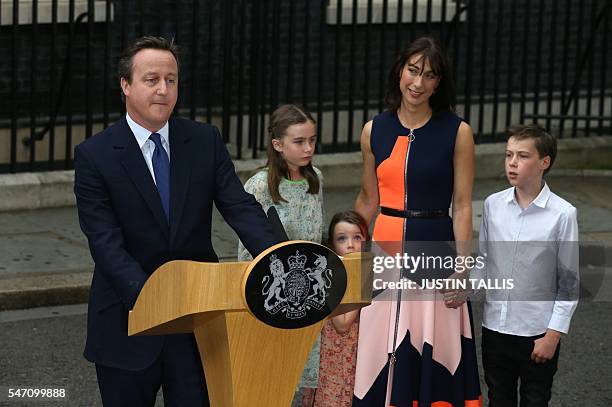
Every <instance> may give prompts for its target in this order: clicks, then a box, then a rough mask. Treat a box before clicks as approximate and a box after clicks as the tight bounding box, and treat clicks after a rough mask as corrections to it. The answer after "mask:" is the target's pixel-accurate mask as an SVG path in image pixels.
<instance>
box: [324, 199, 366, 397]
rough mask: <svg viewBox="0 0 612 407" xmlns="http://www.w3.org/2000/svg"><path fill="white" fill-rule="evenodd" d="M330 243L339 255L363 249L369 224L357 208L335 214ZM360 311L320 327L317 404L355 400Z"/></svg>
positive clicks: (333, 319)
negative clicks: (362, 245) (354, 389)
mask: <svg viewBox="0 0 612 407" xmlns="http://www.w3.org/2000/svg"><path fill="white" fill-rule="evenodd" d="M328 236H329V242H328V245H329V247H330V248H331V249H333V250H334V251H335V252H336V253H337V254H338V255H340V256H344V255H345V254H348V253H353V252H359V251H361V244H362V242H364V241H365V240H368V239H369V235H368V225H367V224H366V222H365V220H364V219H363V218H362V217H361V215H359V214H358V213H357V212H355V211H347V212H340V213H337V214H335V215H334V217H333V218H332V220H331V223H330V224H329V234H328ZM358 316H359V311H358V310H355V311H350V312H347V313H346V314H342V315H338V316H336V317H334V318H332V319H331V320H328V321H327V322H326V323H325V325H324V326H323V330H322V331H321V360H320V368H319V386H318V388H317V392H316V396H315V403H314V405H315V406H316V407H350V406H351V405H352V403H353V386H354V384H355V362H356V359H357V338H358V330H359V328H358V327H359V324H358V322H357V318H358Z"/></svg>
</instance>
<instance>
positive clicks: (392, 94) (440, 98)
mask: <svg viewBox="0 0 612 407" xmlns="http://www.w3.org/2000/svg"><path fill="white" fill-rule="evenodd" d="M417 54H420V55H422V56H423V58H424V59H425V61H428V62H429V65H430V66H431V70H432V71H433V73H434V74H436V75H437V76H439V77H440V83H439V84H438V87H437V88H436V92H435V93H434V94H433V95H432V96H431V97H430V98H429V106H430V107H431V110H433V113H434V114H437V113H441V112H446V111H450V112H452V111H454V110H455V104H456V95H455V86H454V84H453V78H452V75H451V70H450V64H449V62H448V58H447V57H446V53H445V52H444V48H443V47H442V45H441V44H440V43H439V42H438V41H437V40H435V39H434V38H431V37H421V38H417V39H416V40H414V41H413V42H412V43H410V44H409V45H408V47H407V48H406V49H405V50H404V51H403V52H402V53H401V54H400V55H399V56H398V58H397V59H396V61H395V63H394V64H393V66H392V67H391V70H390V71H389V76H388V77H387V93H386V95H385V102H386V104H387V108H388V109H389V110H390V111H392V112H395V111H397V109H399V107H400V105H401V103H402V91H401V90H400V88H399V78H400V73H401V72H402V69H404V66H406V64H407V63H408V61H409V60H410V58H411V57H412V56H413V55H417Z"/></svg>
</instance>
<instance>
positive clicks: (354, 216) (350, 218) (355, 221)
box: [327, 211, 370, 250]
mask: <svg viewBox="0 0 612 407" xmlns="http://www.w3.org/2000/svg"><path fill="white" fill-rule="evenodd" d="M340 222H346V223H350V224H351V225H356V226H357V227H359V230H360V231H361V234H362V235H363V238H364V239H365V240H370V233H369V232H368V224H367V223H366V221H365V219H364V218H363V216H361V215H360V214H359V213H357V212H355V211H345V212H338V213H336V214H335V215H334V216H333V218H332V220H331V222H329V229H328V230H327V247H329V248H330V249H332V250H333V249H334V230H335V229H336V225H337V224H338V223H340Z"/></svg>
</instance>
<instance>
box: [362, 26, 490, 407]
mask: <svg viewBox="0 0 612 407" xmlns="http://www.w3.org/2000/svg"><path fill="white" fill-rule="evenodd" d="M388 83H389V85H388V90H387V96H386V102H387V106H388V110H387V111H385V112H383V113H381V114H379V115H377V116H376V117H375V118H374V119H373V120H372V121H370V122H368V123H367V124H366V125H365V126H364V128H363V131H362V135H361V150H362V154H363V161H364V164H363V165H364V169H363V180H362V188H361V191H360V194H359V197H358V198H357V202H356V203H355V209H356V210H357V212H359V213H360V214H361V215H362V216H363V217H364V218H365V219H366V220H367V221H368V222H370V221H371V220H372V219H373V218H374V216H375V215H376V213H377V211H378V210H379V208H380V214H378V216H377V217H376V221H375V226H374V231H373V240H374V241H375V242H379V244H380V245H381V246H382V247H385V250H386V251H387V254H388V255H395V253H398V252H400V251H401V252H407V251H408V252H410V249H408V247H407V246H408V245H410V244H414V242H416V241H419V242H424V241H440V242H446V241H455V242H456V246H457V250H458V254H460V255H461V254H464V255H467V254H469V243H468V242H471V240H472V196H471V195H472V185H473V178H474V141H473V134H472V130H471V128H470V126H469V125H468V124H467V123H466V122H464V121H463V120H462V119H461V118H459V117H458V116H457V115H456V114H455V113H454V103H455V94H454V89H453V85H452V80H451V77H450V70H449V64H448V61H447V59H446V57H445V55H444V52H443V50H442V49H441V47H440V45H439V44H438V43H437V42H436V41H435V40H433V39H431V38H419V39H417V40H416V41H414V42H413V43H411V44H410V45H409V46H408V48H407V49H406V50H405V51H404V52H403V53H402V54H401V55H400V56H399V58H398V59H397V61H396V63H395V65H394V66H393V68H392V69H391V72H390V74H389V80H388ZM451 204H452V216H449V208H450V207H451ZM408 242H412V243H408ZM409 254H414V253H409ZM417 281H420V280H417ZM389 294H390V295H389ZM421 294H422V293H421ZM457 294H458V292H457V291H450V292H445V293H441V292H434V293H433V294H431V296H430V297H423V296H420V297H415V295H417V293H415V292H414V290H412V292H411V291H410V290H403V291H402V290H395V292H393V293H389V292H387V293H382V295H381V296H380V297H379V298H382V297H385V295H386V297H385V298H388V300H377V299H376V298H375V299H374V301H373V304H372V305H370V306H368V307H366V308H364V309H362V311H361V323H360V324H361V329H360V331H359V343H358V355H357V368H356V369H357V372H356V378H355V390H354V394H355V398H354V403H353V405H354V406H375V407H380V406H383V405H392V406H398V407H407V406H410V407H413V406H419V407H422V406H433V407H450V406H469V407H476V406H482V398H481V393H480V385H479V377H478V368H477V363H476V347H475V343H474V335H473V329H472V321H471V309H470V307H469V304H467V303H466V302H465V301H462V300H461V299H460V298H459V297H460V296H459V297H457ZM400 295H401V301H400V298H399V296H400Z"/></svg>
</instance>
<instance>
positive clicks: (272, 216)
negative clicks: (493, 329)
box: [266, 206, 289, 243]
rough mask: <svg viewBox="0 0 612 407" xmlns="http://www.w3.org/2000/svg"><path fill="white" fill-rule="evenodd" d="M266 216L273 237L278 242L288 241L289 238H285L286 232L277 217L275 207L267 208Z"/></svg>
mask: <svg viewBox="0 0 612 407" xmlns="http://www.w3.org/2000/svg"><path fill="white" fill-rule="evenodd" d="M266 215H267V216H268V220H269V221H270V224H271V225H272V232H273V233H274V236H275V237H276V238H277V239H278V242H279V243H280V242H287V241H288V240H289V236H287V232H286V231H285V228H284V227H283V223H282V222H281V220H280V218H279V217H278V212H277V211H276V207H274V206H271V207H270V208H268V212H267V213H266Z"/></svg>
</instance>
